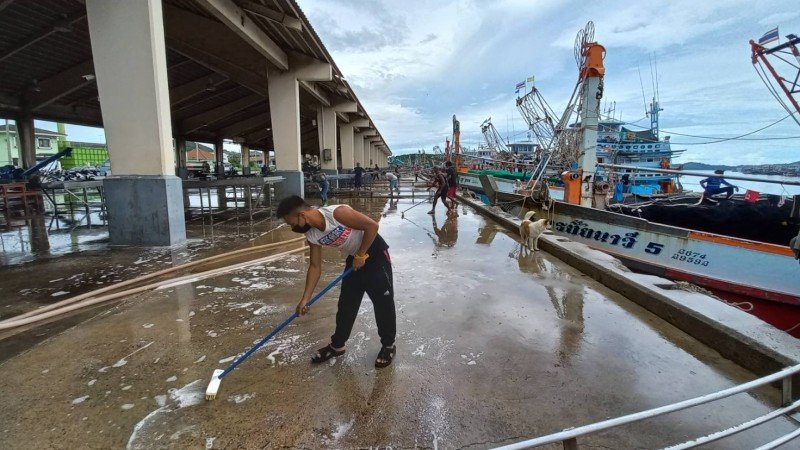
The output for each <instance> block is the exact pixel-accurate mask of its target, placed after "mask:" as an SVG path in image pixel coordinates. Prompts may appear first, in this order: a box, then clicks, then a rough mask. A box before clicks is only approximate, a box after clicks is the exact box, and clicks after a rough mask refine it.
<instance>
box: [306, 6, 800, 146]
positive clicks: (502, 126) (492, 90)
mask: <svg viewBox="0 0 800 450" xmlns="http://www.w3.org/2000/svg"><path fill="white" fill-rule="evenodd" d="M793 3H794V0H765V1H761V2H758V3H754V2H750V1H745V0H726V1H714V2H698V1H696V0H674V1H670V2H663V1H659V0H641V1H637V2H628V4H621V2H618V1H611V0H604V1H603V0H601V1H596V2H585V1H581V0H568V1H558V0H544V1H530V0H507V1H499V2H482V1H479V0H474V1H470V0H444V1H438V2H434V1H427V0H425V1H415V2H402V3H398V2H393V1H389V0H382V1H366V0H347V1H344V2H328V1H325V0H300V5H301V7H302V8H303V9H304V11H305V12H306V14H308V16H309V18H310V20H311V22H312V24H313V25H314V26H315V29H316V30H317V32H318V33H319V34H320V36H321V37H322V40H323V42H325V44H326V46H327V47H328V49H329V50H330V52H331V53H332V54H333V56H334V59H335V60H336V61H337V64H338V65H339V67H340V68H341V69H342V71H343V72H344V73H345V76H346V77H347V79H348V81H349V82H350V84H351V85H352V86H353V88H354V90H355V91H356V93H357V94H358V96H359V98H360V100H361V101H362V102H363V103H364V105H365V107H366V108H367V111H368V112H369V113H370V115H371V116H372V117H373V119H374V120H375V121H376V123H377V125H378V127H379V128H380V130H381V133H382V134H383V136H384V138H385V139H386V140H387V142H388V144H389V145H390V147H391V148H392V150H393V151H394V152H395V153H402V152H408V151H416V150H417V149H419V148H421V147H425V148H428V149H430V148H431V147H432V146H433V145H440V146H441V145H442V144H443V141H444V138H445V136H448V135H449V134H450V129H451V118H452V116H453V114H456V115H457V116H458V118H459V120H460V121H461V130H462V142H464V143H465V144H467V145H477V144H478V143H479V142H480V140H481V134H480V130H479V128H478V125H479V124H480V123H481V122H482V121H483V120H484V119H485V118H487V117H489V116H491V117H493V120H494V123H495V125H496V126H497V128H498V129H499V130H500V131H501V134H503V135H506V134H508V135H514V134H516V139H523V138H525V132H524V130H525V127H524V123H523V122H522V120H521V117H520V116H519V114H518V113H517V111H516V108H515V103H514V98H515V96H516V95H515V94H514V90H513V88H514V85H515V84H516V83H517V82H518V81H521V80H524V79H525V78H526V77H528V76H530V75H534V74H535V75H536V83H537V86H538V87H539V88H540V89H541V90H542V92H543V93H544V94H545V96H546V98H547V99H548V101H549V102H550V103H551V105H552V106H553V107H554V108H555V109H556V111H557V112H560V108H563V104H564V102H566V100H567V97H568V96H569V94H570V93H571V91H572V88H573V86H574V83H575V81H576V78H577V68H576V66H575V62H574V57H573V52H572V46H573V43H574V37H575V33H576V32H577V31H578V30H579V29H581V28H583V26H584V25H585V23H586V21H588V20H593V21H594V22H595V27H596V33H595V38H596V40H598V41H599V42H600V43H601V44H603V45H604V46H605V47H606V49H607V56H606V67H607V73H606V78H605V85H606V91H605V92H606V100H607V101H608V102H616V104H617V111H618V113H621V114H622V116H623V119H627V120H636V119H639V118H641V117H643V116H644V105H643V104H642V103H643V101H642V89H641V87H640V82H639V75H638V71H637V67H640V68H641V71H642V79H643V83H644V85H645V91H646V92H645V97H646V99H647V100H646V101H647V102H649V101H650V97H651V96H652V90H653V88H652V87H651V86H652V85H651V76H650V62H649V61H650V58H651V55H652V54H653V53H654V54H655V58H656V61H657V64H658V75H659V91H660V97H661V104H662V106H663V107H664V108H665V111H664V112H663V113H662V117H661V119H662V120H661V127H662V129H664V130H668V131H674V132H683V133H687V134H697V135H704V136H734V135H736V134H741V133H743V132H747V131H750V130H752V129H755V128H758V127H760V126H764V125H766V124H768V123H770V122H773V121H775V120H777V119H779V118H780V117H782V116H783V115H785V113H783V112H782V109H781V108H780V107H779V106H778V104H777V102H775V100H774V99H773V98H771V97H770V96H769V93H768V91H767V90H766V88H765V87H764V86H763V85H762V84H761V81H760V80H759V79H758V77H757V76H756V74H755V73H754V72H753V69H752V65H751V63H750V58H749V46H748V44H747V42H748V40H749V39H754V38H758V37H759V36H761V34H763V33H764V31H766V29H768V28H771V27H772V26H773V24H780V25H781V31H782V33H783V34H786V33H789V32H792V31H794V32H795V33H800V20H799V19H800V13H799V12H798V10H797V8H796V7H794V5H793ZM647 122H648V121H647V120H643V121H642V122H640V123H647ZM506 129H508V130H507V131H506ZM760 135H763V136H792V135H800V130H798V129H797V127H796V124H791V123H789V121H785V122H784V123H781V124H779V125H776V126H775V127H772V128H770V129H769V130H766V131H764V132H763V133H761V134H760ZM673 140H674V141H675V142H678V143H683V142H685V143H687V144H688V143H694V142H698V141H701V140H700V139H693V138H688V137H687V138H678V137H677V136H673ZM686 148H687V150H688V151H687V153H686V156H685V157H684V160H700V161H716V160H725V161H727V162H746V161H756V160H758V161H762V160H770V157H772V158H773V160H786V159H794V160H798V159H800V140H787V141H731V142H726V143H720V144H713V145H703V146H688V145H687V146H686ZM770 155H771V156H770Z"/></svg>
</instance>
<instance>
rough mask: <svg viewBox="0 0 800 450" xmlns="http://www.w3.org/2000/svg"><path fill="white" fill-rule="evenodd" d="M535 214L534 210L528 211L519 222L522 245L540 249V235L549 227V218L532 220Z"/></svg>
mask: <svg viewBox="0 0 800 450" xmlns="http://www.w3.org/2000/svg"><path fill="white" fill-rule="evenodd" d="M535 214H536V213H535V212H533V211H528V212H527V213H525V218H524V219H522V223H520V224H519V235H520V237H521V238H522V245H525V246H526V247H528V250H539V236H541V235H542V233H544V231H545V230H546V229H547V219H539V220H536V221H533V220H531V219H533V216H534V215H535Z"/></svg>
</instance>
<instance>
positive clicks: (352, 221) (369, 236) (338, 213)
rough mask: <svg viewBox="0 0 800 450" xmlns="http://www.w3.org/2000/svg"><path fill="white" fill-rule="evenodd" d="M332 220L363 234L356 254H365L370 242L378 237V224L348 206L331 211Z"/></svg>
mask: <svg viewBox="0 0 800 450" xmlns="http://www.w3.org/2000/svg"><path fill="white" fill-rule="evenodd" d="M333 218H334V219H336V221H337V222H339V223H341V224H342V225H344V226H346V227H350V228H352V229H354V230H361V231H363V232H364V238H363V239H362V240H361V247H359V249H358V254H359V255H364V254H366V253H367V250H368V249H369V247H370V246H371V245H372V242H374V241H375V237H376V236H377V235H378V222H375V221H374V220H372V219H370V218H369V217H367V216H365V215H364V214H361V213H360V212H358V211H356V210H355V209H353V208H351V207H349V206H340V207H338V208H336V209H335V210H334V211H333Z"/></svg>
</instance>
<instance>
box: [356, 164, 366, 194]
mask: <svg viewBox="0 0 800 450" xmlns="http://www.w3.org/2000/svg"><path fill="white" fill-rule="evenodd" d="M364 172H366V171H365V170H364V168H363V167H361V163H356V168H355V169H353V174H354V175H355V176H354V177H353V187H355V188H356V190H357V191H360V190H361V188H362V187H364Z"/></svg>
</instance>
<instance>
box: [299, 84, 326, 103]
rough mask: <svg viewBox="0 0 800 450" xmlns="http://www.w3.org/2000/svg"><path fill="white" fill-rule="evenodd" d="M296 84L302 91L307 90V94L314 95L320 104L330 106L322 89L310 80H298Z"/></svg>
mask: <svg viewBox="0 0 800 450" xmlns="http://www.w3.org/2000/svg"><path fill="white" fill-rule="evenodd" d="M298 84H299V85H300V87H301V88H303V90H304V91H306V92H308V94H309V95H311V96H312V97H314V99H315V100H317V101H318V102H319V103H320V104H322V105H323V106H331V102H330V100H328V96H327V95H325V93H324V92H322V90H320V89H319V88H318V87H317V85H316V84H314V83H312V82H310V81H298Z"/></svg>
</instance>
